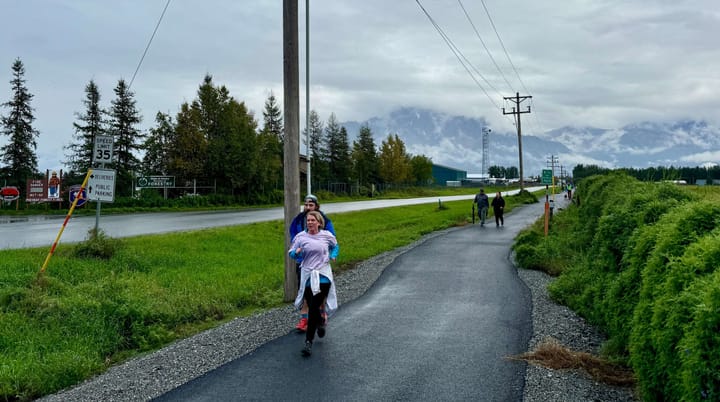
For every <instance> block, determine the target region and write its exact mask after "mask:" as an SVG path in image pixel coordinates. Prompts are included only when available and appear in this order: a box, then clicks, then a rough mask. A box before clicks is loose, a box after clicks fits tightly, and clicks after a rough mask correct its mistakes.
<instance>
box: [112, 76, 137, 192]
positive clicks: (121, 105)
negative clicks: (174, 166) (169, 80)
mask: <svg viewBox="0 0 720 402" xmlns="http://www.w3.org/2000/svg"><path fill="white" fill-rule="evenodd" d="M115 96H116V98H115V99H113V101H112V102H111V106H110V111H109V117H110V119H109V120H110V121H109V127H108V132H109V134H110V135H112V136H113V142H114V145H113V158H114V159H115V169H116V176H115V192H116V194H118V195H121V196H122V195H124V196H128V195H130V194H131V192H132V185H133V179H134V177H133V175H134V173H135V172H136V171H138V170H140V159H138V157H137V156H135V153H136V152H137V151H139V150H140V149H141V148H142V143H143V141H144V139H145V134H143V133H142V132H141V131H140V130H139V129H137V128H136V126H137V125H138V124H140V122H141V121H142V117H141V116H140V112H139V111H138V110H137V107H136V106H135V99H133V97H134V93H133V92H131V91H130V88H128V86H127V84H126V83H125V80H123V79H120V80H119V81H118V84H117V86H116V87H115Z"/></svg>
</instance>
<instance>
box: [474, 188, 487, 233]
mask: <svg viewBox="0 0 720 402" xmlns="http://www.w3.org/2000/svg"><path fill="white" fill-rule="evenodd" d="M474 202H475V203H476V204H477V206H478V218H480V226H485V218H487V212H488V208H490V202H489V200H488V196H487V194H485V190H484V189H482V188H481V189H480V192H479V193H477V194H476V195H475V201H474Z"/></svg>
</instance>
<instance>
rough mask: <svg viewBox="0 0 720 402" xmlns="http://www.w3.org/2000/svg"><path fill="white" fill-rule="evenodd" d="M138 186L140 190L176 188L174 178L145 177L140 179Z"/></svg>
mask: <svg viewBox="0 0 720 402" xmlns="http://www.w3.org/2000/svg"><path fill="white" fill-rule="evenodd" d="M137 186H138V187H140V188H164V187H170V188H172V187H175V177H174V176H143V177H138V179H137Z"/></svg>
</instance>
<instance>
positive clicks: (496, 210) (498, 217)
mask: <svg viewBox="0 0 720 402" xmlns="http://www.w3.org/2000/svg"><path fill="white" fill-rule="evenodd" d="M491 205H492V208H493V214H494V215H495V226H498V227H500V226H503V225H504V224H505V221H504V220H503V212H504V211H505V199H504V198H503V197H502V193H500V192H499V191H498V193H497V194H495V198H493V200H492V203H491Z"/></svg>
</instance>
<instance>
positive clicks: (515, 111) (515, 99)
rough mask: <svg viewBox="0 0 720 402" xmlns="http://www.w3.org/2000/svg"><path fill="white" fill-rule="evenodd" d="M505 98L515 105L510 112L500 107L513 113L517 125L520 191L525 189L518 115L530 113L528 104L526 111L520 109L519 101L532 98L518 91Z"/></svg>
mask: <svg viewBox="0 0 720 402" xmlns="http://www.w3.org/2000/svg"><path fill="white" fill-rule="evenodd" d="M503 99H505V100H508V101H510V102H513V103H515V106H513V108H512V112H507V113H506V112H505V108H502V112H503V114H513V115H515V125H516V126H517V135H518V157H519V158H520V191H522V190H524V189H525V182H524V180H525V176H523V175H524V172H523V157H522V128H521V126H520V115H521V114H522V113H530V106H528V108H527V110H526V111H522V112H521V111H520V102H522V101H524V100H525V99H532V96H520V93H518V92H515V97H512V96H510V97H505V98H503Z"/></svg>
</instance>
